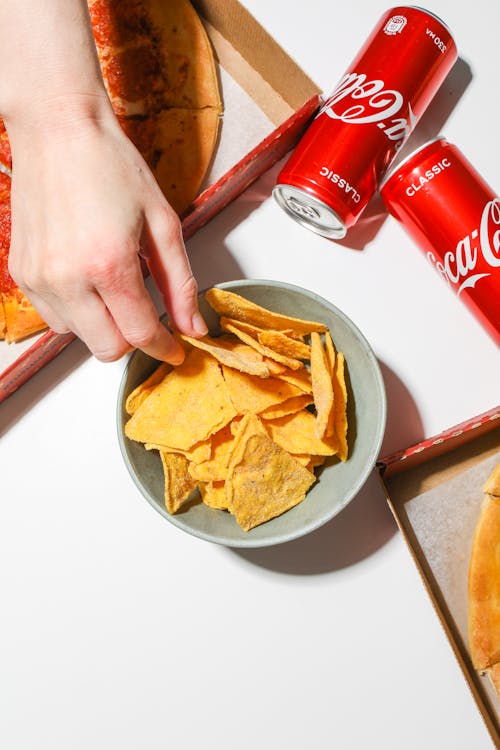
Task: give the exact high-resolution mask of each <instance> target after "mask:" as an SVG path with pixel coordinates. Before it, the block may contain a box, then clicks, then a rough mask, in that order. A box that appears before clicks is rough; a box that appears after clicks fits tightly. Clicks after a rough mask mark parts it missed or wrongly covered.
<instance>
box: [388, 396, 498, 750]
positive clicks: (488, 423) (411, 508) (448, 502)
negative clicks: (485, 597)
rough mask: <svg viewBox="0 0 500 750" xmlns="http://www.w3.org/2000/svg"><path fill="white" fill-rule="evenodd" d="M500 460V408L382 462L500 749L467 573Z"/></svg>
mask: <svg viewBox="0 0 500 750" xmlns="http://www.w3.org/2000/svg"><path fill="white" fill-rule="evenodd" d="M499 461H500V406H498V407H495V408H494V409H491V410H490V411H488V412H485V413H484V414H481V415H479V416H477V417H474V418H473V419H470V420H468V421H467V422H464V423H462V424H459V425H455V426H454V427H452V428H450V429H449V430H446V431H445V432H443V433H442V434H440V435H436V436H434V437H432V438H429V439H428V440H425V441H423V442H422V443H419V444H418V445H413V446H411V447H409V448H407V449H405V450H401V451H398V452H396V453H393V454H391V455H390V456H387V457H385V458H382V459H380V460H379V462H378V469H379V473H380V476H381V479H382V482H383V485H384V488H385V493H386V497H387V501H388V503H389V506H390V508H391V510H392V513H393V515H394V517H395V519H396V522H397V524H398V526H399V529H400V531H401V533H402V534H403V537H404V539H405V541H406V543H407V545H408V549H409V551H410V553H411V555H412V558H413V560H414V562H415V564H416V566H417V568H418V570H419V573H420V575H421V577H422V581H423V583H424V586H425V588H426V590H427V593H428V594H429V596H430V598H431V601H432V604H433V605H434V609H435V611H436V613H437V615H438V617H439V619H440V621H441V624H442V626H443V628H444V630H445V633H446V635H447V637H448V640H449V642H450V645H451V647H452V649H453V652H454V654H455V656H456V658H457V660H458V663H459V665H460V667H461V669H462V672H463V674H464V677H465V679H466V681H467V683H468V686H469V688H470V691H471V694H472V696H473V698H474V700H475V702H476V704H477V706H478V708H479V710H480V712H481V714H482V716H483V719H484V721H485V723H486V726H487V728H488V731H489V733H490V735H491V738H492V739H493V742H494V745H495V747H499V748H500V698H499V697H498V696H496V694H495V691H494V689H493V686H492V684H491V683H490V681H489V679H488V677H487V676H486V675H484V676H482V675H479V674H478V673H477V672H476V671H475V669H474V667H473V665H472V662H471V658H470V652H469V646H468V637H467V577H468V568H469V557H470V551H471V546H472V538H473V534H474V530H475V526H476V522H477V518H478V515H479V508H480V505H481V501H482V498H483V491H482V485H483V484H484V482H485V481H486V479H487V478H488V476H489V474H490V473H491V471H492V470H493V467H494V466H495V465H496V464H497V463H498V462H499Z"/></svg>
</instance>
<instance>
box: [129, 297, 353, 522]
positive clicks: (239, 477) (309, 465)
mask: <svg viewBox="0 0 500 750" xmlns="http://www.w3.org/2000/svg"><path fill="white" fill-rule="evenodd" d="M205 297H206V300H207V302H208V303H209V304H210V305H211V307H212V308H213V309H214V310H215V311H216V312H217V313H218V314H219V316H220V327H221V329H222V333H221V335H220V336H218V337H216V338H211V337H210V336H205V337H204V338H202V339H193V338H189V337H188V336H183V335H180V334H179V338H180V340H181V341H182V343H183V345H184V346H185V348H186V357H185V360H184V362H183V363H182V364H181V365H179V366H178V367H175V368H173V367H171V366H169V365H166V364H161V365H160V366H159V367H158V369H157V370H155V371H154V372H153V374H152V375H151V376H150V377H149V378H148V379H147V380H146V381H145V382H144V383H142V384H141V385H139V386H138V387H137V388H136V389H135V390H134V391H133V392H132V393H131V394H130V395H129V396H128V398H127V401H126V409H127V412H128V413H129V414H130V415H131V418H130V419H129V421H128V422H127V424H126V426H125V434H126V435H127V437H128V438H130V439H131V440H137V441H140V442H142V443H144V445H145V447H146V449H148V450H153V449H154V450H158V451H159V452H160V456H161V461H162V465H163V470H164V474H165V505H166V508H167V510H168V511H169V512H170V513H176V512H177V511H178V510H179V509H180V508H182V506H183V505H184V504H185V503H187V502H188V500H191V499H192V497H193V491H194V490H195V489H196V488H198V489H199V492H200V495H201V498H202V500H203V502H204V503H205V504H206V505H208V506H209V507H211V508H217V509H219V510H226V511H229V512H230V513H232V514H233V515H234V517H235V518H236V520H237V522H238V523H239V525H240V526H241V528H242V529H244V530H245V531H248V530H250V529H252V528H254V527H255V526H258V525H259V524H261V523H265V522H266V521H269V520H270V519H271V518H274V517H275V516H278V515H280V514H281V513H284V512H285V511H286V510H289V509H290V508H292V507H294V506H295V505H297V504H298V503H300V502H301V501H302V500H303V499H304V498H305V496H306V494H307V492H308V490H309V488H310V487H311V485H313V484H314V482H315V481H316V476H315V474H314V469H315V467H317V466H320V465H321V464H322V463H323V462H324V461H325V459H326V457H327V456H337V457H338V458H339V459H340V460H342V461H345V460H346V459H347V453H348V448H347V412H346V405H347V389H346V384H345V375H344V356H343V354H342V353H341V352H336V350H335V347H334V345H333V341H332V338H331V335H330V332H329V331H328V330H327V328H326V326H325V325H323V324H322V323H317V322H314V321H308V320H300V319H298V318H292V317H289V316H285V315H280V314H278V313H275V312H271V311H270V310H266V309H265V308H263V307H260V306H259V305H256V304H254V303H253V302H250V301H248V300H247V299H245V298H243V297H241V296H240V295H238V294H235V293H233V292H228V291H225V290H222V289H218V288H212V289H209V290H208V292H207V293H206V295H205Z"/></svg>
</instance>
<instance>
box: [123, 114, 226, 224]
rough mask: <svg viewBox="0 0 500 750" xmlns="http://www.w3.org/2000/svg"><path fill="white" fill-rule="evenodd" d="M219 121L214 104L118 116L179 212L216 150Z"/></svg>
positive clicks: (184, 205)
mask: <svg viewBox="0 0 500 750" xmlns="http://www.w3.org/2000/svg"><path fill="white" fill-rule="evenodd" d="M218 120H219V114H218V112H217V111H216V110H215V109H214V108H213V107H206V108H203V109H180V108H174V109H164V110H162V111H161V112H158V113H155V114H152V115H150V116H149V117H146V118H124V117H123V118H122V117H120V118H119V121H120V124H121V127H122V128H123V130H124V131H125V133H126V134H127V136H128V137H129V138H130V140H131V141H132V143H134V144H135V146H136V147H137V148H138V150H139V151H140V152H141V154H142V156H143V157H144V159H145V161H146V162H147V164H148V165H149V167H150V168H151V171H152V172H153V174H154V175H155V177H156V180H157V182H158V184H159V186H160V188H161V189H162V192H163V194H164V195H165V197H166V199H167V200H168V202H169V203H170V205H171V206H172V208H173V209H174V211H176V212H177V213H178V214H181V213H182V212H183V211H184V210H185V208H186V207H187V206H189V204H190V203H191V202H192V200H193V198H194V197H195V196H196V195H197V194H198V192H199V190H200V187H201V184H202V182H203V178H204V176H205V174H206V172H207V169H208V166H209V164H210V162H211V159H212V155H213V152H214V149H215V144H216V140H217V134H218Z"/></svg>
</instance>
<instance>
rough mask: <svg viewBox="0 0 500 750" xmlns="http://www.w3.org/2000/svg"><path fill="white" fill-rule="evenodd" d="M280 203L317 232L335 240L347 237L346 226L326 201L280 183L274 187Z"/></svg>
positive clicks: (276, 197)
mask: <svg viewBox="0 0 500 750" xmlns="http://www.w3.org/2000/svg"><path fill="white" fill-rule="evenodd" d="M273 197H274V198H275V199H276V202H277V203H278V205H280V206H281V208H282V209H283V210H284V211H285V212H286V213H287V214H288V215H289V216H291V217H292V219H295V221H297V222H298V223H299V224H301V225H302V226H303V227H306V229H310V230H312V231H313V232H316V234H320V235H322V236H323V237H328V238H329V239H333V240H341V239H342V237H345V234H346V226H345V224H344V222H343V221H342V220H341V219H340V217H339V216H338V215H337V214H336V213H335V211H334V210H333V209H332V208H330V206H328V205H327V204H326V203H323V201H321V200H319V199H318V198H315V197H314V196H312V195H310V194H309V193H308V192H307V191H306V190H301V189H300V188H296V187H294V186H293V185H285V184H278V185H276V186H275V187H274V188H273Z"/></svg>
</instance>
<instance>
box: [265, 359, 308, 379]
mask: <svg viewBox="0 0 500 750" xmlns="http://www.w3.org/2000/svg"><path fill="white" fill-rule="evenodd" d="M261 356H262V355H261ZM263 360H264V364H265V365H266V366H267V367H268V369H269V373H270V374H271V375H281V373H283V372H293V370H290V369H289V368H288V367H285V365H280V363H279V362H275V360H274V359H269V357H264V358H263ZM297 372H304V370H297Z"/></svg>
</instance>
